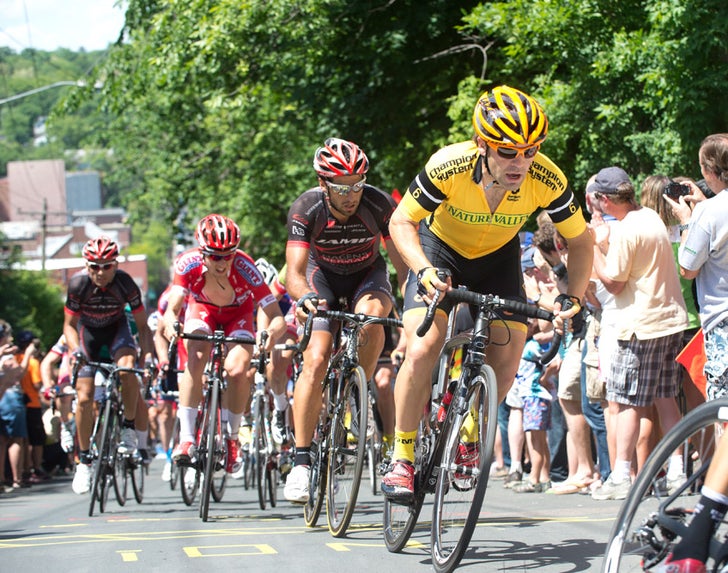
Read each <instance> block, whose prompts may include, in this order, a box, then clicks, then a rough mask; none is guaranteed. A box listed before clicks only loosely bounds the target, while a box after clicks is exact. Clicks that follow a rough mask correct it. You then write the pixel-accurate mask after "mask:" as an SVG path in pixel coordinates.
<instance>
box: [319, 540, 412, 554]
mask: <svg viewBox="0 0 728 573" xmlns="http://www.w3.org/2000/svg"><path fill="white" fill-rule="evenodd" d="M326 545H327V547H330V548H331V549H333V550H334V551H351V549H349V548H350V547H384V543H327V544H326ZM406 547H412V548H415V549H419V548H421V547H424V545H423V544H422V543H420V542H419V541H411V540H410V541H408V542H407V545H406Z"/></svg>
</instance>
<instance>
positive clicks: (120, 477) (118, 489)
mask: <svg viewBox="0 0 728 573" xmlns="http://www.w3.org/2000/svg"><path fill="white" fill-rule="evenodd" d="M126 464H127V458H126V456H124V455H122V454H120V453H118V452H117V453H116V454H114V464H113V475H114V478H113V483H114V495H115V496H116V502H117V503H118V504H119V505H120V506H121V507H124V505H125V504H126V499H127V494H128V493H129V474H128V473H127V469H126ZM102 511H103V510H102Z"/></svg>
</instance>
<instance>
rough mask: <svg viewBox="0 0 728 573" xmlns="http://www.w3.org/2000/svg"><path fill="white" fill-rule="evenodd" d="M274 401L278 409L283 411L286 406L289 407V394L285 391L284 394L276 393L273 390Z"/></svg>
mask: <svg viewBox="0 0 728 573" xmlns="http://www.w3.org/2000/svg"><path fill="white" fill-rule="evenodd" d="M273 403H274V404H275V407H276V410H277V411H279V412H283V411H284V410H285V409H286V408H288V396H286V393H285V392H284V393H283V394H276V393H275V392H273Z"/></svg>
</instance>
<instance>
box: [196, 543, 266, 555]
mask: <svg viewBox="0 0 728 573" xmlns="http://www.w3.org/2000/svg"><path fill="white" fill-rule="evenodd" d="M223 548H224V549H231V548H238V549H242V548H255V551H250V550H248V551H235V552H230V551H227V552H225V553H222V552H221V550H222V549H223ZM182 550H183V551H184V552H185V553H186V554H187V557H192V558H194V557H239V556H244V555H276V554H277V553H278V552H277V551H276V550H275V549H273V548H272V547H271V546H270V545H267V544H265V543H260V544H258V543H254V544H250V545H198V546H195V547H183V548H182ZM203 550H204V552H203Z"/></svg>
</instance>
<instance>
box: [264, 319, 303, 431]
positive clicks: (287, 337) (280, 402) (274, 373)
mask: <svg viewBox="0 0 728 573" xmlns="http://www.w3.org/2000/svg"><path fill="white" fill-rule="evenodd" d="M276 343H277V344H287V345H291V344H295V343H296V335H295V333H294V332H291V330H288V331H287V332H286V333H285V334H284V335H283V336H281V337H280V338H279V339H278V340H277V342H276ZM292 360H293V351H292V350H285V351H280V350H274V351H273V352H272V353H271V360H270V362H269V363H268V369H267V372H266V374H267V376H268V380H269V381H270V389H271V391H272V392H273V406H274V408H275V415H274V418H273V428H272V430H273V439H274V441H276V442H278V443H279V444H282V443H284V442H286V441H287V438H288V435H287V433H288V431H287V427H288V426H289V423H290V422H288V423H287V421H286V416H287V411H288V395H287V394H286V387H287V386H288V371H289V369H290V367H291V362H292Z"/></svg>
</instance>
